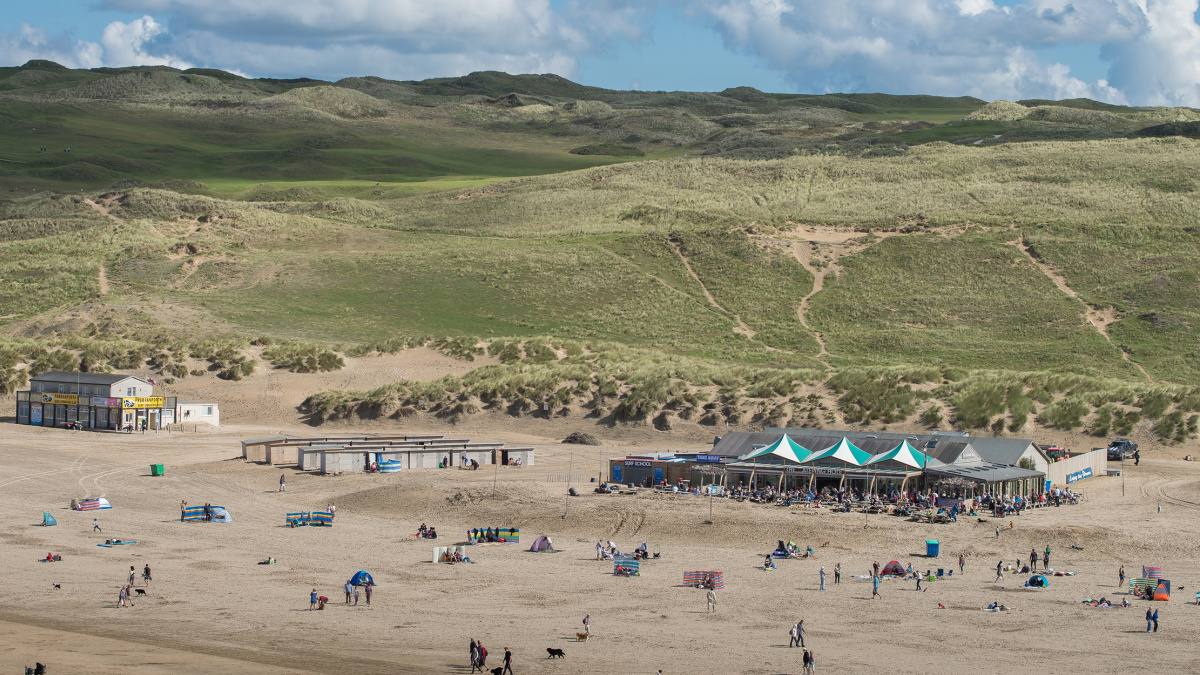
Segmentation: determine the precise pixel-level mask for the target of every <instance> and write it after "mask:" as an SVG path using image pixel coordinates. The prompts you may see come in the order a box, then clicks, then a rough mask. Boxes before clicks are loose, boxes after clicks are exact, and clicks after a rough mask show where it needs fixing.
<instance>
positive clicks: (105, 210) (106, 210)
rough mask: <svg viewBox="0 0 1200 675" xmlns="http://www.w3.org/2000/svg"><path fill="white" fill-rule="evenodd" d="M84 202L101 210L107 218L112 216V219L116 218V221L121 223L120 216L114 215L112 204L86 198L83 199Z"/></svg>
mask: <svg viewBox="0 0 1200 675" xmlns="http://www.w3.org/2000/svg"><path fill="white" fill-rule="evenodd" d="M83 203H84V204H87V205H88V206H90V207H92V208H93V209H96V210H97V211H99V212H100V213H102V214H103V215H104V216H105V217H106V218H110V219H112V220H115V221H117V222H118V223H119V222H121V219H120V218H118V217H116V216H114V215H113V214H112V207H110V206H105V205H103V204H97V203H96V202H94V201H92V200H90V199H84V200H83Z"/></svg>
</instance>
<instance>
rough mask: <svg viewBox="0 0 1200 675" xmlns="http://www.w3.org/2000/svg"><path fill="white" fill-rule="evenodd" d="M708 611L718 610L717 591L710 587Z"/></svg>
mask: <svg viewBox="0 0 1200 675" xmlns="http://www.w3.org/2000/svg"><path fill="white" fill-rule="evenodd" d="M708 611H709V612H715V611H717V592H716V591H714V590H713V589H711V588H710V589H708Z"/></svg>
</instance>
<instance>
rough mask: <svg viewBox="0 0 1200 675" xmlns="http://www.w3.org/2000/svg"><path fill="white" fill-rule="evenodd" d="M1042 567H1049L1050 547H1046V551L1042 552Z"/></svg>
mask: <svg viewBox="0 0 1200 675" xmlns="http://www.w3.org/2000/svg"><path fill="white" fill-rule="evenodd" d="M1042 567H1043V568H1044V569H1050V547H1049V546H1047V547H1046V552H1045V553H1043V554H1042Z"/></svg>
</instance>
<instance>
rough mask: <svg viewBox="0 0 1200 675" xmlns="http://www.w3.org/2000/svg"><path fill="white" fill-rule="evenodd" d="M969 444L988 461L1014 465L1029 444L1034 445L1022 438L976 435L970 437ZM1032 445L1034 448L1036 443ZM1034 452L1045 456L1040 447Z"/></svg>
mask: <svg viewBox="0 0 1200 675" xmlns="http://www.w3.org/2000/svg"><path fill="white" fill-rule="evenodd" d="M971 445H972V446H974V447H975V452H978V453H979V456H980V457H982V458H984V459H986V460H987V461H989V462H996V463H997V464H1007V465H1009V466H1016V464H1017V462H1018V461H1020V459H1021V455H1023V454H1025V451H1026V450H1028V449H1029V446H1031V445H1034V442H1033V441H1030V440H1025V439H1023V438H989V437H987V436H978V437H972V438H971ZM1034 447H1035V448H1036V445H1035V446H1034ZM1036 452H1039V453H1041V454H1042V455H1043V456H1045V453H1043V452H1042V450H1041V449H1040V448H1036Z"/></svg>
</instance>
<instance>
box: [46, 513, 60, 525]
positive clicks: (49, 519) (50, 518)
mask: <svg viewBox="0 0 1200 675" xmlns="http://www.w3.org/2000/svg"><path fill="white" fill-rule="evenodd" d="M57 524H58V521H57V520H55V519H54V516H52V515H50V514H49V513H46V512H45V511H43V512H42V525H57Z"/></svg>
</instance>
